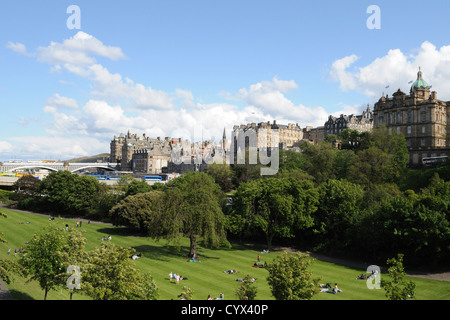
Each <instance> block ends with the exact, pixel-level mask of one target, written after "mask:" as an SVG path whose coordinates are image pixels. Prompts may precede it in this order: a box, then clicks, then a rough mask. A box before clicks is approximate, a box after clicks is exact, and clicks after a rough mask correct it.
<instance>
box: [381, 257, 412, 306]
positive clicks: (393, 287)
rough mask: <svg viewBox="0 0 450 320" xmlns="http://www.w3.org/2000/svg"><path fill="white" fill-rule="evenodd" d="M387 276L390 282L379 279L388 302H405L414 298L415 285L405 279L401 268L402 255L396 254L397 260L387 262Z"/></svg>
mask: <svg viewBox="0 0 450 320" xmlns="http://www.w3.org/2000/svg"><path fill="white" fill-rule="evenodd" d="M387 263H388V265H390V267H389V269H388V276H389V277H390V278H391V281H386V280H384V279H381V287H382V288H383V289H384V291H385V295H386V297H387V298H388V299H389V300H407V299H412V298H414V290H415V288H416V284H415V283H414V282H413V281H411V280H410V281H407V280H406V279H405V277H406V272H405V269H404V267H403V254H398V255H397V258H392V259H388V260H387Z"/></svg>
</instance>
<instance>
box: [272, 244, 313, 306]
mask: <svg viewBox="0 0 450 320" xmlns="http://www.w3.org/2000/svg"><path fill="white" fill-rule="evenodd" d="M314 261H315V260H314V259H313V258H311V257H310V256H309V255H307V254H304V253H300V252H296V253H291V254H290V253H287V252H283V253H281V254H279V255H278V256H277V257H276V258H275V259H274V261H273V262H272V263H271V264H270V265H269V266H268V268H267V269H268V271H269V275H268V277H267V282H268V283H269V286H270V288H271V292H272V295H273V296H274V297H275V299H277V300H309V299H311V298H312V297H313V296H314V295H315V294H316V293H317V292H318V289H317V288H318V285H319V279H313V278H312V272H311V271H309V270H308V268H309V267H310V266H311V264H312V263H314Z"/></svg>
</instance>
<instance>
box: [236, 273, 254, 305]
mask: <svg viewBox="0 0 450 320" xmlns="http://www.w3.org/2000/svg"><path fill="white" fill-rule="evenodd" d="M257 292H258V289H257V288H256V287H255V286H254V278H252V277H251V276H250V275H246V276H245V277H244V278H243V279H242V282H241V284H240V285H239V287H238V289H237V290H236V296H237V297H238V299H239V300H255V298H256V294H257Z"/></svg>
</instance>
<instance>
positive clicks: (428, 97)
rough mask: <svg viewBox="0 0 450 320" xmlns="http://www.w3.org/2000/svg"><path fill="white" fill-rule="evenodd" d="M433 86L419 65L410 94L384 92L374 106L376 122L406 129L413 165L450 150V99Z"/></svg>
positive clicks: (396, 128) (405, 134) (445, 153)
mask: <svg viewBox="0 0 450 320" xmlns="http://www.w3.org/2000/svg"><path fill="white" fill-rule="evenodd" d="M430 89H431V87H430V86H429V85H428V83H427V82H426V81H425V80H424V79H423V75H422V71H421V70H420V69H419V72H418V73H417V80H416V81H415V82H414V83H413V84H412V86H411V88H410V92H409V95H407V94H405V93H404V92H402V91H401V90H400V89H398V91H397V92H395V93H394V94H393V96H392V97H391V98H390V97H388V96H387V95H386V96H382V97H381V98H380V99H379V100H378V102H377V103H375V106H374V111H373V118H374V126H386V127H387V128H388V130H389V131H393V130H395V131H396V132H401V133H403V135H404V136H405V138H406V144H407V147H408V151H409V156H410V164H411V165H420V164H422V160H423V159H424V158H428V157H439V156H448V155H449V154H450V149H449V147H450V141H449V135H448V134H449V131H448V129H449V124H450V121H449V118H450V101H442V100H438V98H437V93H436V91H433V92H431V91H430Z"/></svg>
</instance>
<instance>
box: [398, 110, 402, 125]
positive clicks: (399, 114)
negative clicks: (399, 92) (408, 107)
mask: <svg viewBox="0 0 450 320" xmlns="http://www.w3.org/2000/svg"><path fill="white" fill-rule="evenodd" d="M397 123H402V113H401V111H399V112H397Z"/></svg>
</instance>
